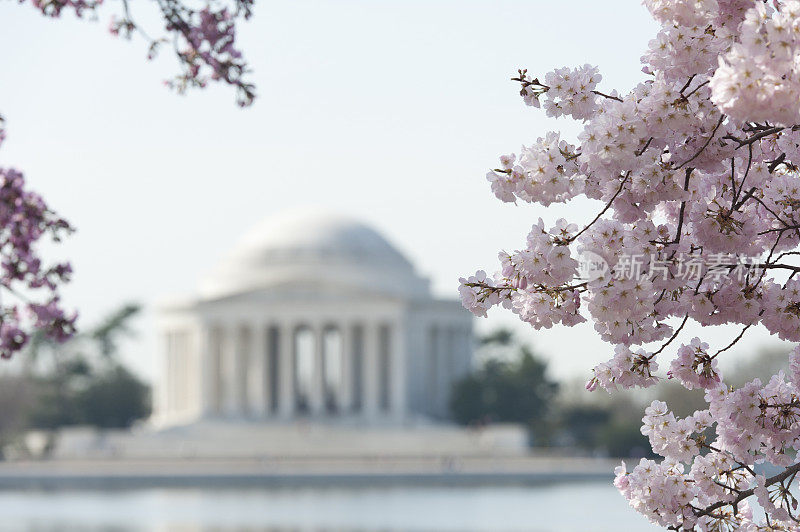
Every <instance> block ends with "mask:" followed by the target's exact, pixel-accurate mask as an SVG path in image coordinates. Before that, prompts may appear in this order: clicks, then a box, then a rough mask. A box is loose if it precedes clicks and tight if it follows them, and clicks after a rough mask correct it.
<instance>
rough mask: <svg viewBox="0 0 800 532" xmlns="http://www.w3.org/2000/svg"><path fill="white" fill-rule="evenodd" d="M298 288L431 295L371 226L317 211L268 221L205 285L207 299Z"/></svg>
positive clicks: (241, 242) (237, 247) (242, 242)
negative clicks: (264, 289)
mask: <svg viewBox="0 0 800 532" xmlns="http://www.w3.org/2000/svg"><path fill="white" fill-rule="evenodd" d="M287 285H296V286H300V287H318V286H320V285H326V286H330V287H335V288H352V289H359V290H363V291H369V292H380V293H385V294H389V295H395V296H407V297H408V296H410V297H413V296H427V295H428V293H429V292H428V282H427V280H425V279H423V278H421V277H419V276H418V275H417V274H416V273H415V272H414V267H413V266H412V265H411V263H410V262H409V261H408V260H407V259H406V258H405V257H404V256H403V255H402V254H401V253H400V252H399V251H398V250H397V249H395V248H394V246H392V245H391V244H390V243H389V242H388V241H387V240H386V239H385V238H384V237H383V236H381V235H380V233H378V232H377V231H375V230H374V229H372V228H371V227H369V226H367V225H365V224H363V223H361V222H358V221H356V220H353V219H351V218H347V217H344V216H338V215H333V214H327V213H320V212H317V211H304V212H291V213H285V214H281V215H278V216H275V217H271V218H267V219H266V220H264V221H262V222H261V223H259V224H258V225H256V226H255V227H254V228H253V229H251V230H250V231H248V232H247V233H246V234H245V235H244V236H243V237H242V238H241V239H240V240H239V241H238V242H237V244H236V245H235V246H234V248H233V251H232V252H231V253H229V254H228V255H227V256H226V257H225V258H224V259H223V260H222V261H221V262H220V264H219V265H218V267H217V268H215V270H214V272H213V273H212V274H211V275H210V276H209V277H207V278H206V279H205V280H204V281H203V283H202V284H201V294H202V296H203V297H206V298H216V297H224V296H227V295H232V294H237V293H242V292H248V291H253V290H259V289H263V288H268V287H276V286H287Z"/></svg>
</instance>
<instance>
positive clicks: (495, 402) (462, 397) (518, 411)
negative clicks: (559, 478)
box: [450, 330, 558, 435]
mask: <svg viewBox="0 0 800 532" xmlns="http://www.w3.org/2000/svg"><path fill="white" fill-rule="evenodd" d="M480 344H481V345H482V346H491V345H502V346H506V347H509V346H510V347H512V348H513V349H514V350H515V352H516V357H514V358H513V359H511V360H497V359H488V360H486V361H485V363H484V364H483V366H482V367H481V368H480V369H479V370H478V371H476V372H474V373H473V374H471V375H468V376H466V377H464V378H463V379H461V380H460V381H458V382H456V383H455V384H454V386H453V389H452V391H451V396H450V411H451V413H452V415H453V419H455V420H456V422H458V423H461V424H464V425H481V424H486V423H492V422H510V423H521V424H523V425H526V426H527V427H528V428H529V429H530V431H531V434H532V435H535V434H536V433H537V432H539V430H537V429H538V428H539V427H541V426H542V425H543V423H545V422H546V420H547V417H548V416H549V414H550V405H551V403H552V402H553V399H554V398H555V396H556V393H557V392H558V384H557V383H556V382H555V381H553V380H551V379H550V378H549V377H548V376H547V363H546V362H544V361H543V360H541V359H540V358H538V357H537V356H535V355H534V353H533V351H532V350H531V348H530V347H529V346H527V345H525V344H521V343H517V342H516V340H515V338H514V337H513V334H512V333H511V332H510V331H507V330H500V331H497V332H495V333H493V334H490V335H488V336H486V337H484V338H482V339H480Z"/></svg>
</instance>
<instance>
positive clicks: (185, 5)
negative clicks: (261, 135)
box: [19, 0, 256, 106]
mask: <svg viewBox="0 0 800 532" xmlns="http://www.w3.org/2000/svg"><path fill="white" fill-rule="evenodd" d="M26 1H29V2H30V4H31V5H32V6H33V7H34V8H36V9H37V10H39V11H41V12H42V14H44V15H46V16H49V17H59V16H61V14H62V12H63V11H64V10H65V9H69V10H72V11H73V12H74V13H75V14H76V15H77V16H79V17H81V16H83V15H84V14H85V13H87V12H94V11H95V10H96V9H97V7H98V6H100V5H101V4H102V2H103V0H19V2H20V3H25V2H26ZM253 2H254V0H210V1H206V2H204V4H205V5H204V6H203V7H199V6H195V5H194V4H193V3H190V2H183V1H182V0H163V1H159V2H158V7H159V9H160V10H161V14H162V16H163V18H164V21H165V25H164V31H165V32H166V33H165V35H164V36H163V37H157V38H153V37H150V33H149V32H145V31H143V30H142V28H141V27H140V26H139V24H138V23H137V22H136V21H135V20H134V19H133V16H132V9H131V6H132V5H133V3H132V2H130V0H122V2H121V5H122V10H121V11H122V13H121V14H120V15H119V16H117V15H113V16H112V17H111V21H110V23H109V31H110V33H111V34H112V35H122V36H124V37H126V38H130V37H131V36H132V35H133V34H134V33H138V34H140V35H141V36H142V37H143V38H144V39H145V40H146V41H147V42H148V45H149V46H148V53H147V58H148V59H153V58H155V56H156V54H157V51H158V49H159V48H160V47H161V46H163V45H164V44H168V43H172V45H173V47H174V49H175V55H176V57H177V59H178V63H179V65H180V67H181V73H180V74H178V75H177V76H175V77H174V78H173V79H170V80H167V81H165V82H164V83H165V85H167V86H168V87H170V88H172V89H174V90H176V91H177V92H179V93H184V92H185V91H186V90H188V89H189V88H194V87H196V88H204V87H206V86H207V85H208V82H209V81H220V82H223V83H226V84H228V85H230V86H232V87H234V88H235V89H236V92H237V102H238V104H239V105H240V106H248V105H250V104H252V103H253V101H254V100H255V97H256V94H255V87H254V85H253V84H252V83H250V82H248V81H246V80H245V77H246V75H247V73H248V72H249V68H248V65H247V62H246V61H245V60H244V58H243V57H242V54H241V52H240V51H239V50H238V49H237V48H236V22H237V19H239V18H243V19H248V18H250V16H251V15H252V8H253Z"/></svg>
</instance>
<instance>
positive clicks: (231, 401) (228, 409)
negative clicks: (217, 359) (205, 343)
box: [220, 324, 243, 417]
mask: <svg viewBox="0 0 800 532" xmlns="http://www.w3.org/2000/svg"><path fill="white" fill-rule="evenodd" d="M240 335H241V330H240V329H239V328H238V327H237V326H235V325H233V324H230V325H227V326H226V327H225V328H224V329H223V330H222V339H221V343H222V349H221V350H220V351H221V356H222V364H220V365H221V366H222V381H223V383H224V385H223V397H222V411H223V413H224V414H225V415H226V416H228V417H239V416H241V415H242V410H243V409H242V407H243V404H242V382H241V375H242V369H241V363H242V360H241V358H242V357H241V347H240V341H241V339H240Z"/></svg>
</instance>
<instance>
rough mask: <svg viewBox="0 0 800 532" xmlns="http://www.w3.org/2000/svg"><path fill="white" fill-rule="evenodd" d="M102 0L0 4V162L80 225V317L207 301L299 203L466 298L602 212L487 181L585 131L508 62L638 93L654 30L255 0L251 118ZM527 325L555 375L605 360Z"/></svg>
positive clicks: (579, 16) (534, 8)
mask: <svg viewBox="0 0 800 532" xmlns="http://www.w3.org/2000/svg"><path fill="white" fill-rule="evenodd" d="M110 4H111V6H107V7H106V8H105V9H103V10H102V11H101V12H100V16H99V20H98V21H95V22H92V21H81V20H75V19H74V17H72V16H67V17H66V19H64V20H58V21H53V20H48V19H45V18H43V17H42V16H41V15H38V14H37V12H36V11H35V10H34V9H33V8H31V7H29V6H27V5H24V6H20V5H17V3H16V2H2V3H0V20H2V22H3V23H2V29H3V31H2V32H0V49H2V50H3V53H2V54H0V69H1V70H2V72H3V78H4V82H3V83H2V84H0V113H2V115H3V116H5V117H6V119H7V127H8V135H9V136H8V140H7V141H6V143H5V144H4V146H3V148H2V149H1V150H0V164H2V165H5V166H15V167H18V168H20V169H22V170H24V172H25V174H26V176H27V177H28V180H29V181H30V183H31V184H32V185H33V186H34V187H35V188H36V189H37V190H38V191H40V192H41V193H43V194H44V195H45V197H46V199H47V200H48V201H49V202H50V203H51V205H52V206H53V207H54V208H56V209H57V210H58V211H59V212H60V213H61V214H62V215H64V216H66V217H67V218H68V219H69V220H71V221H72V222H73V223H74V224H75V225H76V226H77V227H78V229H79V232H78V233H77V234H76V235H75V236H74V237H73V238H71V239H70V242H69V243H68V244H67V245H64V246H63V247H62V249H60V250H59V253H60V254H63V255H65V256H68V257H69V258H70V259H71V260H72V262H73V265H74V267H75V269H76V272H77V273H76V275H75V281H74V283H72V285H71V286H70V287H69V288H68V289H67V290H66V291H65V296H66V299H67V302H68V303H70V304H72V305H74V306H76V307H77V308H78V309H79V310H80V312H81V314H82V323H83V324H84V325H87V324H91V323H92V322H94V321H95V320H97V319H98V318H99V317H100V316H102V315H103V313H105V312H108V311H110V310H112V309H113V308H115V307H116V306H118V305H119V304H121V303H122V302H125V301H141V302H143V303H145V304H146V305H151V304H152V303H153V302H155V301H157V300H158V299H159V297H162V296H164V295H169V294H175V293H177V294H181V293H191V292H193V291H194V289H195V287H196V285H197V282H198V280H199V278H200V277H202V276H203V275H204V274H205V273H207V272H208V271H209V270H210V269H211V268H212V267H213V265H214V264H215V262H216V261H217V260H218V259H219V258H220V257H221V256H222V255H223V254H224V252H225V251H226V250H228V249H229V248H230V247H231V245H232V244H233V241H234V240H235V239H236V238H237V237H238V236H239V235H240V234H242V233H243V232H244V231H246V230H247V229H248V228H249V227H250V226H252V225H253V224H255V223H256V222H257V221H258V220H260V219H261V218H263V217H266V216H269V215H271V214H274V213H276V212H279V211H280V210H282V209H284V208H287V207H293V206H297V207H302V206H308V205H314V206H320V207H322V208H325V209H326V210H329V211H338V212H343V213H349V214H351V215H354V216H356V217H358V218H362V219H363V220H365V221H367V222H369V223H371V224H373V225H374V226H376V227H377V228H378V229H379V230H381V231H382V232H383V233H384V234H385V235H387V237H388V238H389V239H390V240H391V241H393V242H394V243H395V244H396V245H397V246H398V247H399V248H400V249H401V250H402V251H404V252H405V253H406V254H407V255H408V256H409V257H410V258H411V259H412V261H413V262H414V263H415V264H416V265H417V267H418V269H419V270H420V271H421V272H422V273H423V274H425V275H427V276H430V277H431V278H432V280H433V285H434V288H435V291H436V293H437V294H439V295H446V296H451V297H457V292H456V290H457V286H458V277H459V276H460V275H464V274H468V273H472V272H474V271H475V270H476V269H478V268H482V267H483V268H487V269H491V270H493V269H494V268H495V267H496V264H497V258H496V255H497V251H498V250H500V249H516V248H518V247H519V246H521V245H523V244H524V240H525V235H526V234H527V232H528V231H529V229H530V226H531V224H532V223H533V222H535V221H536V220H537V219H538V217H539V216H542V217H543V218H544V219H545V221H547V222H552V221H554V220H555V219H556V218H559V217H561V216H567V217H569V218H572V219H575V220H577V221H579V220H588V219H590V218H591V217H592V216H593V215H594V213H596V212H597V210H599V208H600V206H599V205H597V206H595V205H593V204H589V203H583V204H580V205H579V206H578V207H579V208H576V207H575V206H573V207H569V208H563V207H562V208H559V209H555V210H548V211H547V212H544V209H542V208H541V207H537V206H530V205H520V206H513V205H507V204H506V205H503V204H501V203H500V202H498V201H497V200H496V199H495V198H494V196H493V195H492V194H491V192H490V190H489V186H488V184H487V183H486V181H485V178H484V175H485V173H486V170H487V169H488V168H489V167H492V166H494V165H496V160H497V156H498V155H500V154H503V153H508V152H512V151H518V148H519V146H520V145H521V144H523V143H526V144H527V143H530V142H532V141H534V140H535V139H536V138H537V137H539V136H543V135H544V133H545V132H546V131H547V130H548V129H556V128H559V129H562V130H565V131H567V132H569V133H570V134H573V135H574V134H575V133H576V132H577V127H576V126H575V125H573V124H571V123H569V122H563V121H558V122H554V121H551V120H547V119H545V117H544V114H543V113H541V112H538V111H537V110H534V109H530V108H526V107H525V106H524V104H523V103H522V101H521V98H519V96H518V95H517V90H518V89H517V87H516V86H515V84H514V83H512V82H511V81H509V78H510V77H511V75H512V74H514V73H515V71H516V69H517V68H519V67H526V68H528V69H529V71H530V72H532V73H542V74H543V73H545V72H546V71H547V70H549V69H552V68H555V67H559V66H563V65H578V64H583V63H592V64H597V65H599V66H600V68H601V71H602V73H603V76H604V80H603V82H602V83H601V88H602V89H603V90H605V91H608V90H611V89H612V88H618V89H623V90H624V89H628V88H630V87H631V86H632V85H633V84H634V83H636V82H638V81H639V80H640V79H641V78H642V74H641V72H640V64H639V57H640V55H641V54H642V52H643V50H644V49H645V47H646V45H647V42H648V40H649V39H651V38H652V37H653V35H654V34H655V24H654V23H653V22H652V21H651V20H650V18H649V16H648V14H647V12H646V11H645V9H644V8H643V7H642V6H640V5H639V2H636V1H631V2H613V3H609V2H597V1H596V0H594V1H572V2H569V3H559V2H552V1H534V0H527V1H496V0H495V1H484V2H470V1H464V0H460V1H431V0H428V1H413V0H402V1H400V0H397V1H388V0H383V1H379V0H372V1H352V0H329V1H307V0H286V1H268V2H265V1H259V2H257V6H256V10H255V16H254V18H253V19H252V21H251V22H250V23H248V24H247V25H246V26H243V27H242V29H241V34H240V45H241V48H242V49H243V50H244V51H245V53H246V56H247V57H248V59H249V60H250V63H251V65H252V67H253V69H254V75H253V76H252V78H253V80H254V81H255V82H256V83H257V85H258V94H259V99H258V100H257V102H256V104H255V106H254V107H252V108H250V109H246V110H241V109H238V108H237V107H236V106H235V104H234V94H233V91H231V90H229V89H227V88H225V87H219V88H213V89H211V90H207V91H205V92H202V93H197V92H195V93H192V94H190V95H189V96H186V97H179V96H177V95H175V94H173V93H171V92H169V91H168V90H167V89H165V88H164V87H163V86H162V84H161V81H162V80H163V79H165V78H167V77H168V76H169V75H170V73H171V72H172V69H173V67H174V63H173V60H172V58H171V57H170V56H169V54H168V53H165V54H164V55H163V56H162V57H161V58H159V59H157V60H156V61H154V62H147V61H146V60H145V52H146V50H145V45H144V44H143V43H142V42H141V41H139V40H136V39H134V40H133V41H132V42H128V41H125V40H120V39H115V38H113V37H112V36H110V35H109V34H108V32H107V24H108V19H109V16H110V13H111V12H112V11H113V10H112V9H109V7H114V2H113V1H112V2H110ZM136 4H137V3H134V7H138V8H139V9H142V8H146V9H147V10H149V6H148V5H147V4H145V3H144V2H138V5H136ZM148 4H149V3H148ZM566 6H569V7H566ZM142 18H143V19H145V20H146V19H147V18H148V13H143V16H142ZM156 22H157V21H156ZM587 206H590V207H592V208H596V209H597V210H595V211H594V212H593V213H592V212H590V210H589V209H587ZM503 323H506V324H511V325H515V324H516V323H517V322H516V321H515V319H514V317H513V316H512V315H510V314H508V313H505V312H504V311H498V312H496V313H494V315H493V316H492V317H491V318H490V319H489V320H482V321H480V322H479V323H478V326H479V327H480V328H481V329H483V330H486V329H487V328H489V327H492V326H495V325H498V324H503ZM515 326H516V325H515ZM137 327H138V328H139V330H140V331H141V335H140V337H139V340H138V341H137V342H129V343H128V344H126V346H125V357H126V360H129V361H131V363H132V365H133V366H134V367H135V368H136V369H137V370H139V371H140V372H142V373H143V374H145V375H147V376H152V375H154V373H155V371H157V363H156V357H155V346H156V342H155V337H154V334H153V332H152V329H153V315H152V312H149V311H148V312H147V313H146V314H145V315H144V316H143V317H142V319H141V320H139V322H138V323H137ZM518 328H519V330H520V331H521V332H522V333H523V334H525V335H526V337H528V338H530V339H531V341H532V342H533V343H534V344H535V346H536V347H537V348H538V349H539V351H540V352H541V353H542V354H544V355H546V356H547V357H548V358H549V359H550V360H551V361H552V367H553V369H554V371H555V372H556V373H557V374H558V375H562V376H563V375H568V374H575V373H577V372H579V371H580V372H581V373H582V374H584V375H588V369H589V368H590V367H591V366H592V365H594V364H595V363H597V362H599V361H601V360H605V359H607V358H609V357H610V354H611V352H612V349H611V348H610V347H609V346H607V345H605V344H603V343H602V342H600V341H599V340H596V339H594V337H593V334H592V330H591V327H590V326H584V327H580V328H577V329H575V328H573V329H563V328H560V329H555V330H552V331H544V332H538V333H537V332H533V331H531V330H529V329H527V328H525V326H524V325H522V324H519V326H518ZM712 338H714V339H718V340H719V342H718V343H720V344H722V342H724V340H725V338H727V336H723V335H718V334H712ZM764 340H765V334H763V333H757V334H755V335H753V336H752V337H750V339H749V340H748V341H745V342H743V343H742V347H741V350H743V351H744V350H748V349H752V348H753V347H754V346H756V345H758V344H759V343H760V342H762V341H764Z"/></svg>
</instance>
